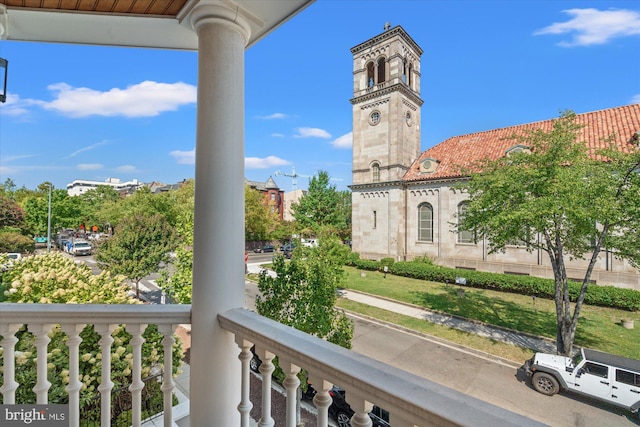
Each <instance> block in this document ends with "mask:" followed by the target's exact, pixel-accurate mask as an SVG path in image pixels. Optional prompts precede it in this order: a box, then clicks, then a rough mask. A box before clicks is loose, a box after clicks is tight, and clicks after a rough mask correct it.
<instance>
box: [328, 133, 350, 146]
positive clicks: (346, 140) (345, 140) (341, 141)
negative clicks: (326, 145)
mask: <svg viewBox="0 0 640 427" xmlns="http://www.w3.org/2000/svg"><path fill="white" fill-rule="evenodd" d="M331 145H333V146H334V147H336V148H351V147H352V146H353V132H349V133H345V134H344V135H342V136H340V137H338V138H336V139H334V140H333V141H331Z"/></svg>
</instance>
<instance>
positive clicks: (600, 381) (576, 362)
mask: <svg viewBox="0 0 640 427" xmlns="http://www.w3.org/2000/svg"><path fill="white" fill-rule="evenodd" d="M524 370H525V372H526V373H527V375H528V376H530V377H531V383H532V385H533V388H535V389H536V391H538V392H540V393H542V394H546V395H548V396H552V395H554V394H556V393H557V392H558V391H560V389H562V390H568V391H572V392H576V393H580V394H583V395H586V396H590V397H593V398H595V399H598V400H602V401H605V402H609V403H612V404H614V405H616V406H620V407H623V408H625V409H628V410H629V411H631V413H632V414H636V416H638V417H639V418H640V360H635V359H629V358H626V357H622V356H615V355H613V354H608V353H602V352H599V351H595V350H589V349H581V350H580V351H578V353H576V355H575V356H573V357H564V356H557V355H553V354H545V353H536V354H535V355H534V356H533V357H532V358H531V359H530V360H527V361H526V362H525V364H524Z"/></svg>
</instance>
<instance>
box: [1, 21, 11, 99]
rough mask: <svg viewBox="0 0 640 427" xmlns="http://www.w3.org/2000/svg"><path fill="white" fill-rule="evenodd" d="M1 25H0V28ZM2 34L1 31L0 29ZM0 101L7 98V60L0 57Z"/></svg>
mask: <svg viewBox="0 0 640 427" xmlns="http://www.w3.org/2000/svg"><path fill="white" fill-rule="evenodd" d="M1 29H2V26H1V25H0V30H1ZM0 34H2V31H0ZM0 71H1V74H0V102H6V100H7V75H8V74H9V61H7V60H6V59H4V58H0Z"/></svg>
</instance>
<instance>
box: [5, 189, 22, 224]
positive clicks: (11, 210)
mask: <svg viewBox="0 0 640 427" xmlns="http://www.w3.org/2000/svg"><path fill="white" fill-rule="evenodd" d="M23 224H24V214H23V212H22V208H21V207H20V206H19V205H18V204H17V203H16V202H14V201H13V200H12V199H11V198H10V197H9V196H8V195H6V194H0V228H3V227H18V228H22V226H23Z"/></svg>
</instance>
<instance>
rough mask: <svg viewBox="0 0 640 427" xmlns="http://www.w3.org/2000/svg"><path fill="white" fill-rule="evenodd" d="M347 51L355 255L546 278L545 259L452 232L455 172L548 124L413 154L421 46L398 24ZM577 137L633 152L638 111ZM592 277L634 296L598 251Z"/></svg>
mask: <svg viewBox="0 0 640 427" xmlns="http://www.w3.org/2000/svg"><path fill="white" fill-rule="evenodd" d="M351 52H352V54H353V63H354V68H353V79H354V96H353V98H352V99H351V104H352V106H353V185H352V186H351V190H352V221H353V229H352V234H353V236H352V245H353V250H354V251H355V252H358V253H359V254H360V256H361V257H362V258H367V259H380V258H384V257H392V258H394V259H396V260H410V259H414V258H416V257H423V256H427V257H429V258H431V259H433V260H434V261H435V262H436V263H438V264H440V265H446V266H450V267H459V268H465V269H474V270H482V271H494V272H507V273H514V274H525V275H533V276H539V277H553V272H552V270H551V267H550V262H549V260H548V256H547V254H546V253H544V252H528V251H527V250H526V248H524V247H518V246H512V247H508V248H507V249H506V251H505V252H504V253H500V254H489V253H488V248H487V242H486V241H479V242H477V243H474V242H473V239H472V238H471V236H470V235H469V234H468V233H464V232H462V233H455V232H454V231H453V228H454V226H455V221H456V215H457V214H458V213H459V212H460V211H461V210H463V209H464V202H465V200H466V199H467V195H466V194H464V193H462V192H460V191H457V190H455V189H454V188H453V186H454V184H456V183H457V182H459V181H460V180H461V179H464V178H465V177H464V176H461V175H460V174H459V172H458V171H459V166H460V165H464V164H470V163H472V162H473V161H475V160H479V159H481V158H484V157H489V158H494V159H496V158H499V157H501V156H505V155H508V153H509V152H510V151H515V150H522V149H524V147H522V146H519V145H518V144H516V143H515V142H514V141H513V140H512V139H510V138H509V137H510V136H511V135H513V134H517V133H522V132H524V131H526V130H530V129H544V130H550V129H551V126H552V123H553V121H552V120H546V121H541V122H535V123H529V124H524V125H517V126H512V127H508V128H501V129H495V130H490V131H486V132H478V133H473V134H469V135H461V136H455V137H452V138H449V139H447V140H445V141H443V142H441V143H440V144H438V145H436V146H434V147H432V148H430V149H428V150H426V151H424V152H422V153H421V152H420V118H421V115H420V109H421V106H422V104H423V101H422V99H421V98H420V57H421V55H422V49H421V48H420V47H419V46H418V45H417V43H416V42H415V41H414V40H413V39H411V37H410V36H409V35H408V34H407V33H406V32H405V31H404V30H403V29H402V27H400V26H397V27H394V28H392V29H390V28H388V27H387V28H385V31H384V32H383V33H381V34H379V35H377V36H375V37H373V38H371V39H369V40H367V41H365V42H364V43H361V44H359V45H357V46H355V47H353V48H352V49H351ZM577 121H578V123H580V124H582V125H584V128H583V129H582V131H581V132H582V134H581V135H580V137H581V139H583V140H585V141H587V142H588V144H589V145H590V146H591V147H596V148H597V147H602V148H604V144H605V142H604V140H605V139H606V138H607V137H609V136H610V135H615V141H614V142H615V143H616V144H618V145H619V146H620V147H622V146H624V145H625V144H632V145H635V146H636V147H637V145H638V141H639V138H640V133H639V132H640V104H634V105H627V106H623V107H618V108H612V109H607V110H600V111H595V112H591V113H585V114H579V115H578V116H577ZM585 267H586V261H581V260H573V261H571V262H569V263H568V264H567V268H568V271H567V273H568V275H569V277H570V278H582V277H584V270H585ZM592 279H593V280H594V281H595V282H596V283H602V284H612V285H615V286H622V287H630V288H635V289H638V290H640V275H639V274H638V271H636V270H635V269H634V268H633V267H632V266H631V265H629V263H627V262H625V261H622V260H620V259H617V258H615V257H614V256H613V254H611V253H610V252H608V251H603V252H602V253H601V255H600V258H599V260H598V262H597V264H596V268H595V270H594V272H593V275H592Z"/></svg>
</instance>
